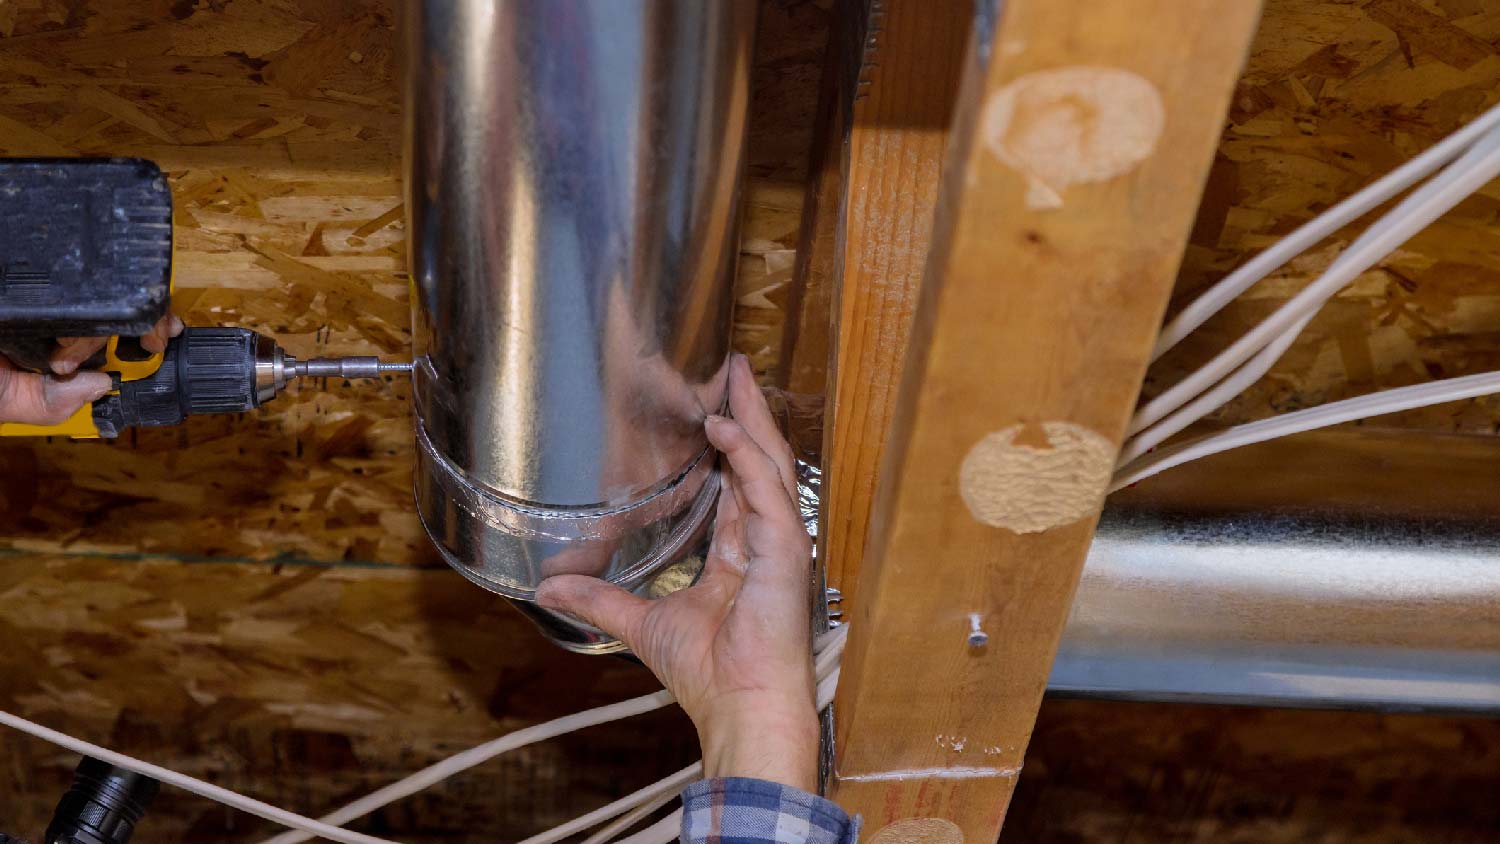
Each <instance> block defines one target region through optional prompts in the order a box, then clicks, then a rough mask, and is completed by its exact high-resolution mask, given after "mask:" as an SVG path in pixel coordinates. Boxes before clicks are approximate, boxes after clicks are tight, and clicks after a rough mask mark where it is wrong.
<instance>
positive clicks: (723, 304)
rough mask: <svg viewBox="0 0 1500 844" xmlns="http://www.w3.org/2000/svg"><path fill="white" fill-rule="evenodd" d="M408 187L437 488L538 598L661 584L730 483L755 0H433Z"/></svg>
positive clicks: (466, 548) (417, 80)
mask: <svg viewBox="0 0 1500 844" xmlns="http://www.w3.org/2000/svg"><path fill="white" fill-rule="evenodd" d="M407 10H408V11H407V18H406V38H407V41H406V47H407V74H406V121H407V125H406V139H405V141H406V151H405V152H406V156H405V159H406V191H407V203H406V209H407V225H408V236H409V239H410V250H411V255H410V261H411V269H412V281H413V286H414V295H413V309H414V320H413V321H414V331H415V352H416V366H415V370H414V389H415V403H416V415H417V423H418V424H417V445H418V455H417V480H416V500H417V509H418V512H419V514H420V515H421V518H422V521H423V524H424V525H425V527H426V529H427V532H428V534H429V536H431V538H432V540H433V542H434V543H435V544H436V545H437V547H438V549H439V550H440V551H441V552H442V555H443V557H444V558H445V559H446V560H447V561H448V562H449V563H450V564H452V565H453V566H454V568H456V569H457V570H458V571H459V572H461V573H462V574H463V575H464V576H466V577H468V578H469V579H470V580H472V581H474V582H475V583H478V584H479V585H481V586H483V587H485V588H487V589H491V590H493V591H495V592H498V593H500V594H502V595H505V596H507V597H510V598H514V599H518V601H519V602H521V605H522V606H523V608H524V609H528V611H530V612H531V613H532V614H533V615H534V616H536V617H538V619H539V620H540V621H542V622H543V623H544V625H546V627H547V629H548V631H549V634H550V635H553V636H554V638H557V639H559V641H560V642H561V643H562V644H564V645H566V646H569V647H573V648H575V649H580V650H607V649H610V648H611V647H612V644H611V643H610V642H608V641H607V640H605V639H604V638H603V637H601V636H600V635H599V634H598V633H597V631H591V630H588V629H585V628H581V627H578V626H577V625H575V624H573V623H571V622H570V621H568V620H566V619H562V618H559V617H556V616H553V615H551V614H549V613H546V612H545V611H542V610H540V609H539V608H537V607H535V606H534V605H529V604H526V603H525V602H526V601H527V599H529V598H530V597H531V596H532V595H533V594H534V590H535V588H536V586H537V585H538V583H539V582H540V581H541V580H542V579H544V578H545V577H547V576H548V575H550V574H553V573H557V572H562V571H572V572H583V573H588V574H593V575H597V576H599V577H603V578H606V579H608V580H611V581H614V582H616V583H620V584H622V585H625V586H627V587H631V588H635V587H641V588H644V584H646V583H647V581H648V580H649V579H650V578H651V577H652V576H654V575H656V574H657V573H659V572H661V571H662V570H663V569H664V567H666V566H668V565H670V564H672V563H673V562H674V561H677V560H679V559H681V558H683V557H684V556H686V555H687V554H688V552H689V551H690V550H691V549H692V547H693V546H694V544H695V542H697V541H698V540H699V539H700V538H701V537H702V535H703V534H704V532H705V530H706V526H707V523H708V521H709V513H710V511H711V510H712V504H713V502H714V499H715V496H716V494H717V479H716V477H715V475H714V472H713V455H712V453H711V452H710V449H709V448H708V445H707V443H706V441H705V439H704V437H703V434H702V420H703V417H704V415H705V414H707V413H709V412H713V411H716V410H718V409H719V408H720V407H721V405H722V403H723V400H724V390H725V383H726V377H727V369H726V367H725V363H726V355H727V352H728V341H729V327H730V311H731V303H732V281H733V271H734V263H735V256H736V253H737V245H738V232H737V218H738V213H739V186H740V174H741V170H742V163H743V158H744V136H745V121H746V112H747V104H748V99H749V69H750V59H751V44H752V38H753V32H754V25H755V10H756V3H755V2H754V0H715V2H702V0H413V2H410V3H408V4H407Z"/></svg>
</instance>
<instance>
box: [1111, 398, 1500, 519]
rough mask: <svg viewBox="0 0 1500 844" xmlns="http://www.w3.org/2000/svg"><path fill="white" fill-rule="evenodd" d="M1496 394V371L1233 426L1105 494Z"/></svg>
mask: <svg viewBox="0 0 1500 844" xmlns="http://www.w3.org/2000/svg"><path fill="white" fill-rule="evenodd" d="M1497 392H1500V372H1484V373H1481V374H1479V375H1466V376H1463V377H1461V378H1445V379H1443V380H1441V381H1432V382H1429V383H1426V384H1417V385H1415V386H1411V387H1398V388H1396V389H1393V390H1382V391H1380V392H1378V393H1371V394H1369V395H1367V396H1359V397H1358V398H1352V399H1345V400H1343V401H1336V402H1330V403H1328V404H1325V405H1319V406H1318V407H1314V408H1309V409H1307V410H1299V411H1296V412H1294V413H1284V414H1282V415H1280V416H1273V417H1271V418H1270V419H1262V420H1259V421H1257V422H1249V423H1246V424H1244V425H1237V426H1235V427H1233V428H1230V429H1228V430H1225V431H1221V432H1219V433H1216V434H1210V435H1208V436H1204V437H1199V438H1197V439H1194V440H1189V441H1188V442H1185V443H1181V444H1179V445H1175V446H1171V447H1169V448H1164V449H1162V450H1161V451H1158V452H1155V453H1153V454H1150V455H1148V456H1146V457H1144V458H1141V459H1139V460H1136V461H1135V462H1133V463H1131V464H1130V465H1128V466H1125V467H1124V468H1122V469H1121V470H1120V471H1119V472H1117V473H1116V474H1115V478H1114V482H1113V483H1112V484H1111V485H1110V489H1109V491H1110V492H1114V491H1115V490H1118V489H1121V488H1123V487H1126V486H1129V485H1130V484H1133V483H1135V482H1137V481H1140V480H1144V479H1146V478H1149V477H1151V476H1152V475H1155V474H1156V473H1158V472H1163V471H1165V470H1167V469H1170V468H1172V467H1173V466H1180V465H1182V464H1183V463H1187V462H1189V461H1192V460H1197V459H1199V458H1202V457H1207V456H1209V455H1211V454H1218V453H1219V452H1221V451H1228V450H1229V449H1232V448H1239V447H1240V446H1243V445H1250V444H1252V443H1258V442H1265V441H1266V440H1273V439H1276V438H1278V437H1286V436H1290V435H1292V434H1300V433H1302V432H1303V431H1311V430H1314V429H1317V428H1326V427H1328V426H1329V425H1338V424H1340V423H1343V422H1351V421H1353V420H1355V419H1364V418H1365V417H1368V416H1380V415H1382V414H1386V413H1396V412H1398V411H1402V410H1411V409H1412V408H1416V407H1426V406H1428V405H1433V404H1442V403H1444V402H1450V401H1458V400H1459V399H1470V398H1474V397H1476V396H1484V395H1489V394H1492V393H1497Z"/></svg>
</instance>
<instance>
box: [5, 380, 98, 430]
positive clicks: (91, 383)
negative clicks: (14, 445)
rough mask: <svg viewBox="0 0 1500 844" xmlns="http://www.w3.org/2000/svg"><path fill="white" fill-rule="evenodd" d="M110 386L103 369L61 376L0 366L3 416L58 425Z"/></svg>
mask: <svg viewBox="0 0 1500 844" xmlns="http://www.w3.org/2000/svg"><path fill="white" fill-rule="evenodd" d="M110 386H111V382H110V379H109V376H108V375H105V374H104V373H102V372H83V373H79V374H77V375H73V376H71V377H66V378H59V377H57V376H55V375H37V374H35V373H32V372H19V371H17V370H14V369H10V368H8V367H0V420H3V421H8V422H22V423H25V424H28V425H56V424H57V423H59V422H62V421H64V420H66V419H67V418H68V417H69V416H72V415H73V414H74V413H75V412H76V411H77V410H78V409H79V408H80V407H83V406H84V405H86V404H88V403H89V402H91V401H94V400H95V399H97V398H99V397H100V396H102V395H104V394H105V393H107V392H109V389H110Z"/></svg>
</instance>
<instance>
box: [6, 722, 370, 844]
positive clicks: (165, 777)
mask: <svg viewBox="0 0 1500 844" xmlns="http://www.w3.org/2000/svg"><path fill="white" fill-rule="evenodd" d="M0 724H4V725H5V726H7V727H12V728H14V729H17V730H20V731H21V732H23V733H27V734H29V735H32V736H35V737H37V738H39V739H41V740H43V741H48V742H51V743H53V744H55V745H57V746H58V747H62V748H66V749H68V750H71V751H73V752H74V753H79V754H82V755H84V756H92V757H94V758H95V759H99V760H102V761H104V762H108V763H109V764H111V765H114V766H115V767H117V768H125V769H126V770H130V771H135V772H136V773H138V774H144V775H146V776H148V777H150V778H152V779H154V780H157V781H158V782H163V783H166V784H167V785H174V786H176V787H178V788H180V789H182V790H184V791H191V792H192V793H194V794H197V795H200V796H202V797H207V798H208V799H210V800H217V801H218V802H220V803H223V804H224V805H226V806H233V807H234V808H236V809H239V810H240V811H242V812H246V813H248V814H251V815H256V816H258V817H262V818H265V819H266V820H268V821H275V822H276V823H279V824H281V825H283V826H289V827H293V828H294V829H300V830H305V831H306V832H307V833H309V835H308V837H312V836H314V835H316V836H321V837H323V838H326V839H328V840H330V841H338V842H341V844H395V842H392V841H389V840H387V839H384V838H376V837H375V836H373V835H365V834H364V833H360V832H350V831H349V830H347V829H339V828H338V827H336V826H330V825H328V824H326V823H323V822H321V821H315V820H313V819H312V818H308V817H303V816H302V815H298V814H295V813H292V812H288V811H286V810H285V809H278V808H276V807H275V806H272V805H270V804H268V803H262V802H261V801H259V800H256V799H254V798H252V797H246V796H245V795H243V794H239V793H237V792H233V791H230V790H229V789H227V788H221V787H219V786H217V785H214V784H212V783H207V782H204V781H203V780H200V779H197V778H195V777H190V776H188V775H186V774H179V773H177V772H176V771H170V770H167V769H166V768H163V767H160V766H157V765H152V764H151V763H149V762H142V761H141V760H139V759H136V758H133V757H130V756H126V755H125V754H123V753H116V752H114V751H113V750H109V749H108V748H104V747H100V746H99V745H97V744H91V743H89V742H86V741H83V740H81V739H76V738H73V737H72V736H70V735H66V734H64V733H59V732H58V731H56V730H52V729H48V728H47V727H43V726H42V725H41V724H37V723H33V722H31V721H28V720H26V719H25V718H21V717H20V716H17V715H12V714H11V713H9V712H4V711H0Z"/></svg>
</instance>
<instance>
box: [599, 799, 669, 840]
mask: <svg viewBox="0 0 1500 844" xmlns="http://www.w3.org/2000/svg"><path fill="white" fill-rule="evenodd" d="M676 799H677V792H668V793H666V794H663V795H661V796H660V797H657V798H656V799H655V800H652V801H650V802H649V803H642V804H641V805H639V806H637V807H635V808H634V809H631V810H630V811H628V812H626V813H625V814H623V815H621V816H620V817H618V818H616V819H615V820H613V821H611V822H609V823H608V824H606V825H605V826H603V827H602V828H600V830H599V831H598V832H596V833H594V834H593V835H590V836H589V837H588V838H585V839H583V842H582V844H609V842H611V841H613V840H615V838H616V837H618V836H619V834H620V833H622V832H624V831H625V830H627V829H630V828H631V827H633V826H635V825H636V824H638V823H640V822H641V821H643V820H645V819H646V818H649V817H651V816H652V815H654V814H656V812H657V811H658V810H659V809H661V807H663V806H665V805H667V804H668V803H671V802H672V801H673V800H676Z"/></svg>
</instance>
